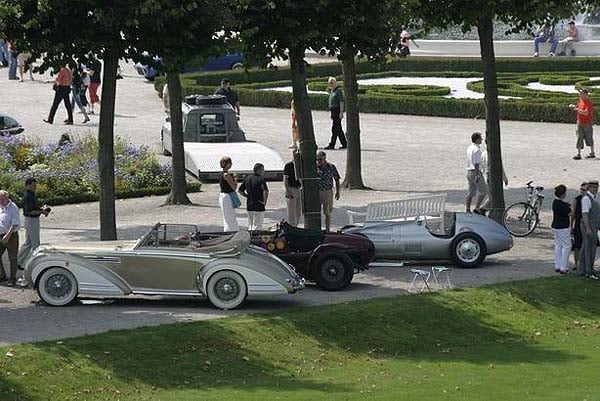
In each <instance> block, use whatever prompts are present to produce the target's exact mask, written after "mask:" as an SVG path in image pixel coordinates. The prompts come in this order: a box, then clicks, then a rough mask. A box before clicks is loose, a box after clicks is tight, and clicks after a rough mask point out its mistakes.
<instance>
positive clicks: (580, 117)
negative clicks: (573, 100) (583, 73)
mask: <svg viewBox="0 0 600 401" xmlns="http://www.w3.org/2000/svg"><path fill="white" fill-rule="evenodd" d="M569 107H570V108H572V109H573V110H575V111H576V112H577V154H576V155H575V156H573V159H575V160H581V149H583V143H584V142H585V144H586V145H587V146H589V147H590V153H589V154H588V155H587V156H586V157H585V158H586V159H593V158H595V157H596V154H595V153H594V129H593V128H592V124H593V123H594V104H593V103H592V100H591V99H590V95H589V93H588V90H587V89H585V88H582V89H580V90H579V102H577V104H570V105H569Z"/></svg>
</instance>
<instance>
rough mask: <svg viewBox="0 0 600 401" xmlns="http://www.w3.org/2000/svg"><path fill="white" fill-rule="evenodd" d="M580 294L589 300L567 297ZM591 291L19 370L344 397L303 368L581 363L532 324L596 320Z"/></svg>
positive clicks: (265, 319) (461, 303)
mask: <svg viewBox="0 0 600 401" xmlns="http://www.w3.org/2000/svg"><path fill="white" fill-rule="evenodd" d="M581 286H583V287H584V289H585V291H583V292H581V294H580V295H576V296H574V297H571V295H570V294H572V291H574V290H577V289H579V290H581V289H582V287H581ZM592 287H593V288H592ZM595 288H596V285H595V283H593V284H592V283H590V282H584V283H583V284H582V282H581V281H578V280H576V279H573V280H571V279H569V278H566V280H565V279H562V278H551V279H541V280H531V281H523V282H519V283H508V284H501V285H495V286H490V287H484V288H481V289H471V290H467V291H462V290H457V291H452V292H440V293H429V294H420V295H414V296H403V297H396V298H388V299H376V300H369V301H364V302H349V303H346V304H341V305H333V306H325V307H323V306H321V307H315V308H299V309H296V310H293V311H285V312H279V313H277V314H273V315H254V316H240V317H235V318H232V319H219V320H217V321H206V322H199V323H190V324H176V325H165V326H160V327H153V328H142V329H137V330H132V331H115V332H110V333H107V334H101V335H95V336H90V337H82V338H77V339H73V340H65V341H64V343H62V342H61V343H55V342H52V343H50V342H46V343H38V344H33V345H31V346H27V347H33V349H34V351H35V352H32V353H31V355H32V358H35V359H32V360H31V361H24V362H23V363H25V364H27V363H28V362H30V363H31V364H32V365H36V366H37V368H38V369H39V371H40V372H44V373H45V374H46V375H47V377H45V378H44V380H47V381H48V382H52V381H54V380H56V381H60V378H61V374H62V373H61V372H63V371H68V369H69V368H70V367H71V366H85V369H83V370H82V374H81V378H78V380H81V382H84V383H86V385H87V387H89V388H93V387H94V386H104V385H105V384H106V383H105V382H106V379H105V377H106V375H107V372H108V374H110V375H112V376H113V380H118V381H119V383H121V385H124V384H123V383H140V384H144V385H148V386H152V387H156V388H160V389H166V390H170V389H179V388H186V389H198V390H204V389H206V390H215V389H217V390H218V389H223V390H227V389H231V388H235V389H236V390H239V391H257V390H272V391H297V390H315V391H321V392H324V391H335V392H345V391H352V388H351V386H344V385H340V384H332V383H331V382H330V381H327V379H325V377H324V376H323V375H321V376H319V374H316V373H315V372H316V371H315V370H312V371H311V370H310V369H311V367H309V365H311V364H312V365H316V367H317V368H318V367H324V368H326V369H331V368H333V369H337V368H336V366H337V364H338V362H341V361H343V362H344V366H346V365H349V364H352V363H353V361H361V360H363V361H364V360H368V359H397V360H409V361H415V362H416V361H431V362H436V363H445V362H467V363H472V364H478V365H482V366H485V365H487V364H489V363H492V362H493V363H494V364H507V365H514V364H520V363H529V364H531V363H534V364H541V365H542V364H557V363H564V362H569V361H573V360H578V359H580V358H582V357H581V356H578V355H575V354H573V353H570V352H569V351H568V350H566V349H565V350H559V349H556V348H553V349H549V348H546V347H544V344H545V343H543V342H540V341H538V339H537V338H536V336H535V335H534V331H533V327H537V326H538V325H540V324H544V323H546V324H548V323H547V322H548V321H552V322H554V323H553V324H554V326H553V328H554V329H555V330H558V329H560V328H561V327H564V324H563V323H564V321H567V320H568V314H569V313H568V312H569V311H572V310H573V309H572V308H575V310H577V311H578V312H579V313H585V314H586V316H589V317H595V318H596V319H597V318H598V316H600V293H599V292H597V291H596V292H593V290H594V289H595ZM565 296H568V297H569V299H568V303H569V305H568V307H565V299H564V297H565ZM586 297H587V298H586ZM512 308H515V310H514V311H513V312H511V310H512ZM539 310H543V311H545V312H546V313H539ZM322 355H327V357H325V358H322ZM307 361H308V365H307ZM88 365H89V366H88ZM0 368H2V366H1V365H0ZM307 369H309V370H308V373H307ZM312 369H314V367H312ZM344 369H346V368H344ZM348 369H351V368H348ZM46 372H48V373H46ZM50 372H56V373H50ZM338 374H339V373H338ZM52 375H56V376H55V377H52ZM321 378H322V379H321ZM321 380H322V381H321ZM112 383H113V384H114V383H115V382H112ZM13 384H14V383H13V380H10V379H9V378H7V377H5V376H3V377H0V394H2V390H3V389H6V388H9V387H14V388H15V391H17V392H21V393H20V394H21V396H22V399H32V400H36V399H38V398H35V397H34V396H31V395H30V394H35V393H33V392H30V391H31V390H29V389H24V388H20V389H19V388H18V387H15V386H13ZM17 384H18V383H17ZM114 385H115V386H116V387H118V385H117V384H114ZM124 398H125V397H124ZM14 399H19V398H14Z"/></svg>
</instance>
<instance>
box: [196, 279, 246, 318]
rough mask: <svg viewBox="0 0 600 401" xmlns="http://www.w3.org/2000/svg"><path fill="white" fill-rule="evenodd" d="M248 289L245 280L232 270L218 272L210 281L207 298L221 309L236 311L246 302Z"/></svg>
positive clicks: (207, 287)
mask: <svg viewBox="0 0 600 401" xmlns="http://www.w3.org/2000/svg"><path fill="white" fill-rule="evenodd" d="M247 294H248V288H247V286H246V282H245V281H244V278H243V277H242V276H241V275H239V274H238V273H236V272H233V271H231V270H222V271H219V272H216V273H215V274H213V275H212V276H211V278H210V279H209V280H208V284H207V286H206V296H207V298H208V300H209V301H210V303H211V304H213V305H214V306H215V307H216V308H219V309H235V308H237V307H238V306H240V305H241V304H242V303H244V301H245V300H246V295H247Z"/></svg>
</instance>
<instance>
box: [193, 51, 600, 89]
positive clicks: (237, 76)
mask: <svg viewBox="0 0 600 401" xmlns="http://www.w3.org/2000/svg"><path fill="white" fill-rule="evenodd" d="M496 70H497V71H498V72H531V71H545V72H551V71H556V72H558V71H598V70H600V58H595V57H587V58H583V57H577V58H525V57H524V58H498V59H496ZM306 71H307V77H309V78H313V77H328V76H336V77H337V76H341V75H342V65H341V63H323V64H313V65H309V66H308V67H307V70H306ZM387 71H402V72H406V71H411V72H419V73H423V72H431V71H471V72H483V63H482V62H481V59H480V58H475V57H473V58H470V57H407V58H401V59H398V58H394V59H390V60H388V62H387V63H371V62H368V61H358V62H357V63H356V73H357V74H365V73H377V72H387ZM227 76H228V77H229V78H230V79H231V80H232V82H233V84H234V85H236V86H238V85H242V84H249V83H256V82H269V81H285V80H289V79H290V69H289V67H280V68H277V69H268V70H264V69H250V70H240V71H228V72H227ZM186 78H187V79H191V80H195V81H196V84H197V85H205V86H215V87H216V86H218V84H219V82H220V81H221V79H222V78H223V72H222V71H217V72H199V73H193V74H188V75H187V77H186Z"/></svg>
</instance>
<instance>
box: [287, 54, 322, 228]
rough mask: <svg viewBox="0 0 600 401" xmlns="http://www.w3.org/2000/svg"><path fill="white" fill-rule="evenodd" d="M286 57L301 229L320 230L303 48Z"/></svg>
mask: <svg viewBox="0 0 600 401" xmlns="http://www.w3.org/2000/svg"><path fill="white" fill-rule="evenodd" d="M289 54H290V67H291V74H292V88H293V96H294V105H295V108H296V121H297V123H298V130H299V131H300V157H301V159H302V166H301V168H300V169H299V170H300V181H301V182H302V193H303V202H302V212H303V214H304V227H305V228H309V229H313V230H320V229H321V201H320V199H319V184H318V181H317V164H316V163H317V162H316V153H317V145H316V143H315V132H314V128H313V121H312V113H311V110H310V99H309V98H308V93H307V91H306V64H305V61H304V47H302V48H291V49H290V53H289Z"/></svg>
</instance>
